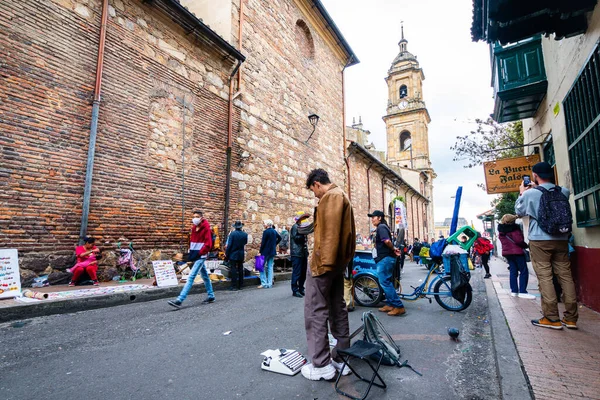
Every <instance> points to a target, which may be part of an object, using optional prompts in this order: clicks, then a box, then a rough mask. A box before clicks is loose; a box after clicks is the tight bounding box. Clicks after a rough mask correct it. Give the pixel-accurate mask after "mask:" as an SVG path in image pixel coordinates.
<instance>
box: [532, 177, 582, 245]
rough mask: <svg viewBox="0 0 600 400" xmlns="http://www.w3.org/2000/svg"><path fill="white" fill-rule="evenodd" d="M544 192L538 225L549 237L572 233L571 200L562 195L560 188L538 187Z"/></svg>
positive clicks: (537, 187)
mask: <svg viewBox="0 0 600 400" xmlns="http://www.w3.org/2000/svg"><path fill="white" fill-rule="evenodd" d="M535 188H536V189H537V190H539V191H540V192H542V197H541V198H540V207H539V210H538V215H537V223H538V225H539V226H540V228H541V229H542V230H543V231H544V232H546V233H547V234H549V235H561V234H565V233H569V232H571V230H572V229H573V227H572V225H573V215H572V214H571V205H570V204H569V200H568V199H567V197H566V196H565V195H564V194H563V193H562V189H561V187H560V186H554V187H553V188H550V189H546V188H544V187H542V186H536V187H535Z"/></svg>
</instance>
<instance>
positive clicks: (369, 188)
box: [367, 163, 373, 212]
mask: <svg viewBox="0 0 600 400" xmlns="http://www.w3.org/2000/svg"><path fill="white" fill-rule="evenodd" d="M372 166H373V163H371V164H369V168H367V210H368V211H369V212H371V211H372V210H371V175H370V174H369V171H370V170H371V167H372Z"/></svg>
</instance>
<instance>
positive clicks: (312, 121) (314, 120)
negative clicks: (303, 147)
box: [304, 114, 319, 143]
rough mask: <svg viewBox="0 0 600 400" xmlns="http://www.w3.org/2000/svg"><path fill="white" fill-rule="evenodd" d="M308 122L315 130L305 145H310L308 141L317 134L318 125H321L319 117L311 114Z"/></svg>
mask: <svg viewBox="0 0 600 400" xmlns="http://www.w3.org/2000/svg"><path fill="white" fill-rule="evenodd" d="M308 121H309V122H310V124H311V125H312V126H313V130H312V132H311V133H310V136H309V137H308V139H306V141H305V142H304V143H308V141H309V140H310V138H311V137H312V135H313V133H315V130H316V129H317V124H318V123H319V116H318V115H317V114H310V115H309V116H308Z"/></svg>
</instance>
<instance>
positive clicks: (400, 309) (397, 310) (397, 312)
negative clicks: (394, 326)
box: [387, 307, 406, 317]
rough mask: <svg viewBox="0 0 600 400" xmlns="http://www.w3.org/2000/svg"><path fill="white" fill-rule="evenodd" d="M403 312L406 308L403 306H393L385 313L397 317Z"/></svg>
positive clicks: (404, 312)
mask: <svg viewBox="0 0 600 400" xmlns="http://www.w3.org/2000/svg"><path fill="white" fill-rule="evenodd" d="M404 314H406V310H405V309H404V307H394V309H393V310H392V311H390V312H389V313H387V315H391V316H392V317H397V316H400V315H404Z"/></svg>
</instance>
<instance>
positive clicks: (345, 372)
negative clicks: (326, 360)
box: [331, 359, 352, 376]
mask: <svg viewBox="0 0 600 400" xmlns="http://www.w3.org/2000/svg"><path fill="white" fill-rule="evenodd" d="M331 365H333V368H335V370H336V371H337V372H339V373H341V374H342V376H346V375H350V374H351V373H352V371H351V370H350V368H349V367H348V366H347V365H346V367H345V368H344V370H343V371H342V367H343V366H344V363H343V362H337V361H335V360H333V359H332V360H331Z"/></svg>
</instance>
